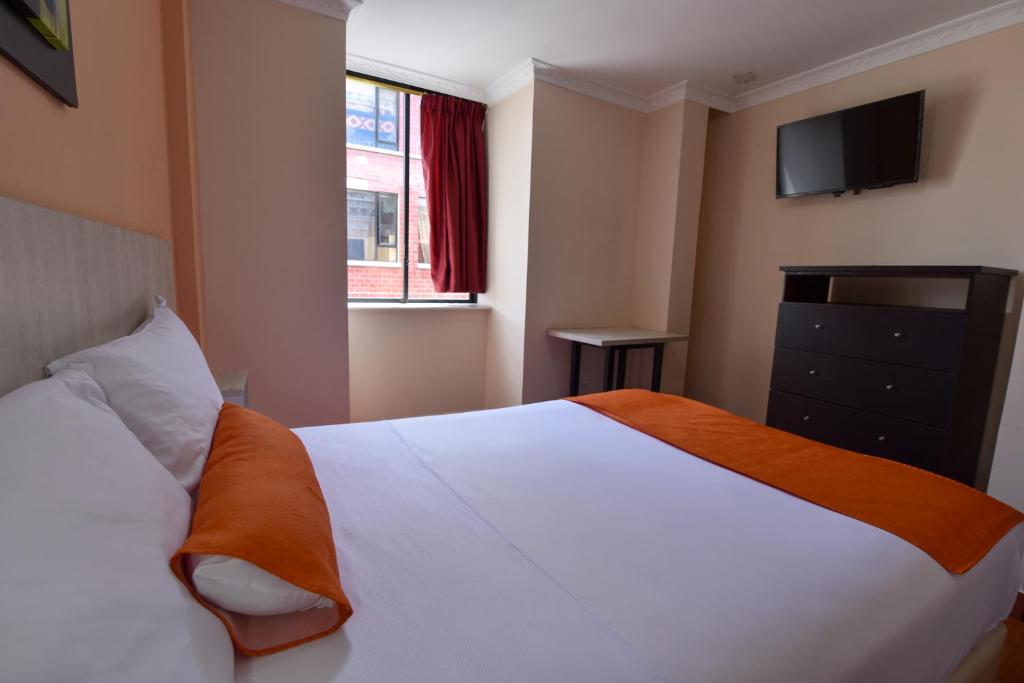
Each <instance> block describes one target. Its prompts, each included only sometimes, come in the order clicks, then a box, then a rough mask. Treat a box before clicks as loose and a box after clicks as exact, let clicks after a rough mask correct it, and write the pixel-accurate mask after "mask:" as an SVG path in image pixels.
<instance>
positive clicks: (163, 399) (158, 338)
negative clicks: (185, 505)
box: [46, 297, 223, 492]
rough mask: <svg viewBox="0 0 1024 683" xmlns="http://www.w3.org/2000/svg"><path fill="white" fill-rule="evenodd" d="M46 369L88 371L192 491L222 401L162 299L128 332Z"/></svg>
mask: <svg viewBox="0 0 1024 683" xmlns="http://www.w3.org/2000/svg"><path fill="white" fill-rule="evenodd" d="M46 367H47V369H48V370H49V371H50V372H51V373H54V372H57V371H58V370H61V369H63V368H74V369H77V370H84V371H85V372H87V373H88V374H89V375H90V376H92V378H93V379H95V380H96V382H97V383H98V384H99V385H100V387H102V388H103V391H104V392H105V393H106V395H107V402H108V403H109V404H110V407H111V408H113V409H114V412H116V413H117V414H118V415H119V416H120V417H121V420H123V421H124V423H125V424H126V425H127V426H128V429H130V430H132V432H134V433H135V436H137V437H139V441H141V442H142V443H143V445H144V446H145V447H146V448H148V449H149V451H150V452H151V453H152V454H153V455H154V456H156V459H157V460H159V461H160V464H162V465H163V466H164V467H166V468H167V469H168V470H169V471H170V472H171V474H173V475H174V477H175V479H177V480H178V481H179V482H180V483H181V485H182V486H184V487H185V488H186V489H187V490H188V491H189V492H192V491H194V490H195V488H196V485H197V484H198V483H199V477H200V476H201V475H202V472H203V465H204V464H205V463H206V456H207V455H209V453H210V441H211V439H212V438H213V430H214V427H216V426H217V417H218V415H219V414H220V407H221V404H222V403H223V400H222V399H221V395H220V391H219V390H218V389H217V382H216V381H214V379H213V375H212V374H210V368H209V366H207V364H206V359H205V358H204V357H203V352H202V350H201V349H200V348H199V345H198V344H196V340H195V339H194V338H193V337H192V333H191V332H189V331H188V328H187V327H185V324H184V323H182V322H181V320H179V319H178V316H176V315H174V313H173V312H172V311H171V309H169V308H167V305H166V303H165V302H164V300H163V299H161V298H159V297H158V298H157V307H156V310H155V311H154V312H153V315H152V317H151V318H150V319H149V320H147V321H146V322H145V323H143V324H142V325H141V326H140V327H139V328H138V329H137V330H135V332H133V333H132V334H130V335H128V336H127V337H122V338H120V339H115V340H114V341H112V342H108V343H106V344H103V345H102V346H97V347H94V348H91V349H86V350H84V351H78V352H76V353H72V354H71V355H69V356H65V357H64V358H61V359H60V360H55V361H54V362H52V363H50V364H49V365H48V366H46Z"/></svg>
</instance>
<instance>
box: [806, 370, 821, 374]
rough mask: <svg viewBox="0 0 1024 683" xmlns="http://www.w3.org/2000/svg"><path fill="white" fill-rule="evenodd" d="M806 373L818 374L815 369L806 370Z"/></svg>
mask: <svg viewBox="0 0 1024 683" xmlns="http://www.w3.org/2000/svg"><path fill="white" fill-rule="evenodd" d="M807 374H808V375H817V374H818V371H817V370H808V371H807Z"/></svg>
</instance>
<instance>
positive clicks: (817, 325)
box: [814, 323, 825, 330]
mask: <svg viewBox="0 0 1024 683" xmlns="http://www.w3.org/2000/svg"><path fill="white" fill-rule="evenodd" d="M814 329H816V330H823V329H825V323H814Z"/></svg>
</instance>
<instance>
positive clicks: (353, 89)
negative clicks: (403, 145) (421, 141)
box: [345, 78, 398, 150]
mask: <svg viewBox="0 0 1024 683" xmlns="http://www.w3.org/2000/svg"><path fill="white" fill-rule="evenodd" d="M345 110H346V111H345V117H346V120H345V124H346V125H345V132H346V142H348V144H350V145H362V146H364V147H379V148H381V149H393V150H397V149H398V91H397V90H388V89H385V88H379V87H377V86H375V85H371V84H369V83H365V82H363V81H355V80H352V79H351V78H349V79H347V80H346V82H345Z"/></svg>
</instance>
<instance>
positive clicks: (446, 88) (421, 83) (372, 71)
mask: <svg viewBox="0 0 1024 683" xmlns="http://www.w3.org/2000/svg"><path fill="white" fill-rule="evenodd" d="M345 68H346V69H349V70H351V71H358V72H359V73H361V74H366V75H367V76H376V77H377V78H384V79H387V80H389V81H396V82H398V83H407V84H408V85H414V86H417V87H419V88H423V89H424V90H433V91H434V92H440V93H444V94H445V95H454V96H455V97H461V98H463V99H467V100H474V101H476V102H485V101H487V98H486V95H485V93H484V91H483V90H482V89H481V88H474V87H473V86H471V85H466V84H465V83H459V82H458V81H451V80H448V79H447V78H441V77H440V76H431V75H430V74H425V73H423V72H422V71H416V70H414V69H406V68H405V67H404V66H398V65H396V64H388V63H387V62H379V61H377V60H376V59H370V58H369V57H361V56H359V55H354V54H352V53H348V54H347V55H345ZM510 94H511V93H510Z"/></svg>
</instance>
